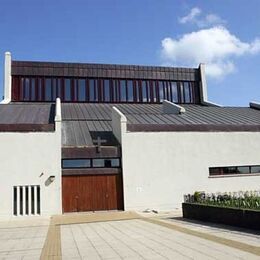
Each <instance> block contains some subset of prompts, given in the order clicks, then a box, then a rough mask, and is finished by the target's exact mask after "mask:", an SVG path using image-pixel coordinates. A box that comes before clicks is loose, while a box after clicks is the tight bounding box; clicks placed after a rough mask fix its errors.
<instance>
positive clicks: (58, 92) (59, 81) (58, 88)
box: [56, 79, 61, 98]
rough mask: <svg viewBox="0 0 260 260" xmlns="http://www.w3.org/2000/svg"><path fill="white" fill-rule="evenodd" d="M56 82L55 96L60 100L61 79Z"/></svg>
mask: <svg viewBox="0 0 260 260" xmlns="http://www.w3.org/2000/svg"><path fill="white" fill-rule="evenodd" d="M56 82H57V95H56V97H59V98H61V79H57V80H56Z"/></svg>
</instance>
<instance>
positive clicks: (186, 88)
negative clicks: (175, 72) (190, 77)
mask: <svg viewBox="0 0 260 260" xmlns="http://www.w3.org/2000/svg"><path fill="white" fill-rule="evenodd" d="M183 84H184V99H185V103H190V86H189V82H184V83H183Z"/></svg>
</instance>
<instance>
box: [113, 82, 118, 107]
mask: <svg viewBox="0 0 260 260" xmlns="http://www.w3.org/2000/svg"><path fill="white" fill-rule="evenodd" d="M118 96H119V95H118V84H117V80H115V79H114V80H113V101H114V102H117V101H118Z"/></svg>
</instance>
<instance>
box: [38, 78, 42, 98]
mask: <svg viewBox="0 0 260 260" xmlns="http://www.w3.org/2000/svg"><path fill="white" fill-rule="evenodd" d="M38 100H39V101H41V100H42V79H41V78H39V79H38Z"/></svg>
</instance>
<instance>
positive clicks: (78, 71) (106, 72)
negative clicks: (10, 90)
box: [12, 60, 200, 81]
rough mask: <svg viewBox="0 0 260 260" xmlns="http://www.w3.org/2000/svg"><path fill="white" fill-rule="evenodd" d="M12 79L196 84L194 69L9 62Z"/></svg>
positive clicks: (196, 75) (197, 75) (197, 73)
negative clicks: (168, 81) (187, 82)
mask: <svg viewBox="0 0 260 260" xmlns="http://www.w3.org/2000/svg"><path fill="white" fill-rule="evenodd" d="M12 75H14V76H15V75H16V76H55V77H90V78H122V79H147V80H148V79H156V80H187V81H199V80H200V73H199V69H198V68H173V67H160V66H140V65H119V64H93V63H65V62H38V61H15V60H13V61H12Z"/></svg>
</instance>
